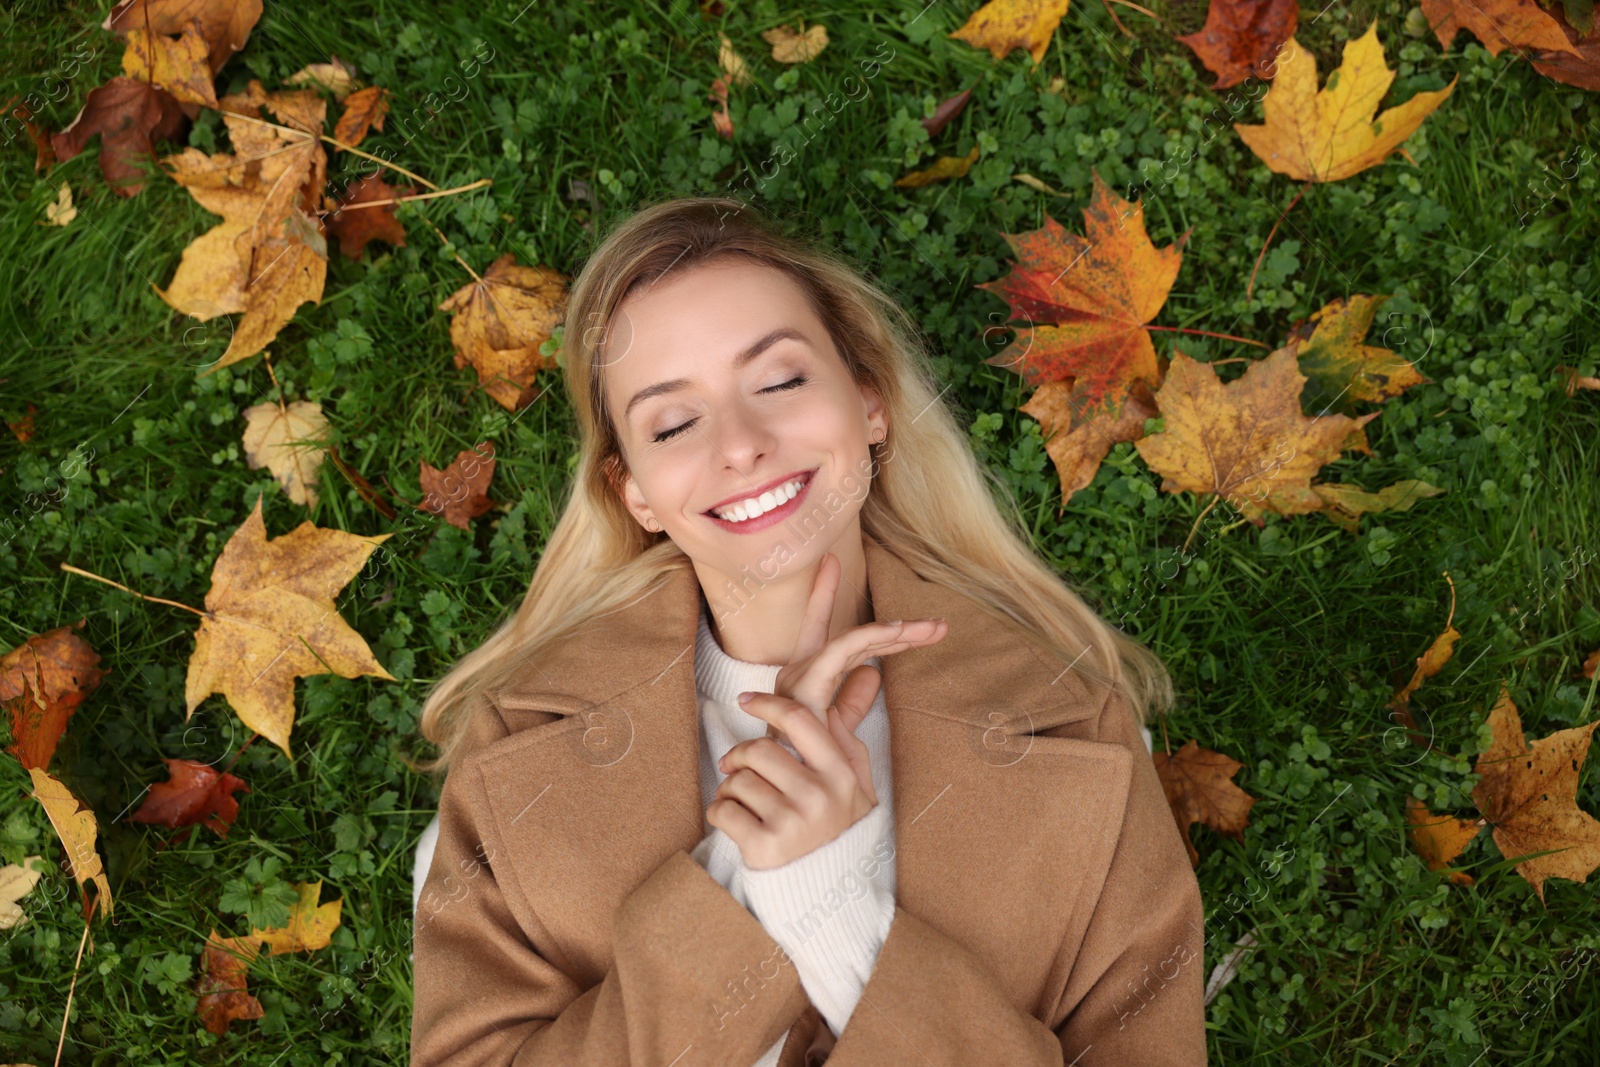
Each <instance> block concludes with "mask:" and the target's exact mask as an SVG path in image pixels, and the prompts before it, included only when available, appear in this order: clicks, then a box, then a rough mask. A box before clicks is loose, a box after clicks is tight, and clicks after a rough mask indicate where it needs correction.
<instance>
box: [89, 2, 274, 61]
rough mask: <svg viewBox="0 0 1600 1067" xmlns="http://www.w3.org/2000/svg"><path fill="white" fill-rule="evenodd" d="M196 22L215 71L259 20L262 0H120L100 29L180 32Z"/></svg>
mask: <svg viewBox="0 0 1600 1067" xmlns="http://www.w3.org/2000/svg"><path fill="white" fill-rule="evenodd" d="M195 21H198V22H199V29H200V36H201V37H203V38H205V42H206V55H207V58H208V59H209V61H210V63H211V73H212V74H216V72H217V71H219V70H221V69H222V65H223V64H224V63H226V62H227V61H228V58H229V57H230V56H232V55H233V54H234V53H235V52H238V51H240V50H242V49H243V48H244V46H245V42H246V41H248V40H250V31H251V30H252V29H254V28H255V25H256V23H257V22H259V21H261V0H122V2H121V3H119V4H118V5H117V6H116V7H114V8H112V9H111V13H110V14H109V15H107V16H106V20H105V21H104V22H102V23H101V24H100V28H101V29H103V30H110V31H111V32H113V33H115V34H118V35H122V36H126V35H128V34H129V33H130V32H131V31H133V30H136V29H137V30H149V31H151V32H153V33H166V34H180V33H183V32H184V31H185V30H187V29H188V28H189V26H190V25H191V23H193V22H195Z"/></svg>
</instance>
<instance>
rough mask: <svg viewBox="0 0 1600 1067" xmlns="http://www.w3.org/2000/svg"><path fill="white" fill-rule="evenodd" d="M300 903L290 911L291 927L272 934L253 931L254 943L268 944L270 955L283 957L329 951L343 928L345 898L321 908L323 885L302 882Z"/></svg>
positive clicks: (298, 887) (298, 885)
mask: <svg viewBox="0 0 1600 1067" xmlns="http://www.w3.org/2000/svg"><path fill="white" fill-rule="evenodd" d="M295 889H296V891H298V892H299V894H300V899H299V900H297V901H296V902H295V903H294V905H293V906H292V907H291V908H290V909H289V925H288V926H282V927H277V928H274V929H271V930H251V931H250V939H251V940H252V941H261V942H264V943H265V944H266V946H267V948H268V949H269V950H270V954H271V955H274V956H281V955H283V954H284V953H286V952H312V951H315V950H316V949H319V948H327V947H328V945H329V943H330V942H331V939H332V937H333V932H334V931H335V930H337V929H338V928H339V912H340V911H341V910H342V909H343V907H344V898H343V897H340V898H339V899H338V900H330V901H329V902H328V903H326V904H323V905H322V906H321V907H318V906H317V900H318V898H319V897H321V895H322V883H321V882H320V881H317V882H300V883H298V884H297V885H296V886H295Z"/></svg>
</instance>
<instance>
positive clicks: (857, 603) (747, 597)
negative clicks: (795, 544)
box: [694, 520, 874, 666]
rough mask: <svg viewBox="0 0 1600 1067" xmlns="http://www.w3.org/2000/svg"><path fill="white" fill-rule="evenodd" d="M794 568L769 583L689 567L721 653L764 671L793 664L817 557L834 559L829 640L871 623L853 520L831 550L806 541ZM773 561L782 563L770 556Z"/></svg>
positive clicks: (781, 569)
mask: <svg viewBox="0 0 1600 1067" xmlns="http://www.w3.org/2000/svg"><path fill="white" fill-rule="evenodd" d="M807 547H808V548H810V549H811V551H807V552H806V556H807V557H808V558H809V557H812V556H813V553H814V557H815V558H812V559H810V562H808V563H806V564H804V565H803V566H802V565H801V564H800V562H799V561H798V560H790V561H789V563H788V564H785V565H780V566H777V567H776V568H775V569H776V570H777V571H778V574H777V575H776V576H775V577H773V578H771V579H770V580H769V579H765V578H763V576H762V575H764V574H765V573H766V570H772V569H774V568H772V567H768V568H766V570H764V571H762V572H760V573H756V572H752V571H750V570H749V569H746V570H745V571H744V573H742V574H741V575H740V576H738V577H737V578H735V577H734V576H730V575H726V574H723V573H722V572H720V571H716V570H712V569H711V568H708V567H706V566H704V565H702V564H701V563H700V562H699V561H695V564H694V568H695V572H696V574H698V575H699V578H700V596H701V600H702V602H703V603H704V604H705V606H706V609H707V615H708V617H709V621H710V624H711V632H712V634H713V635H714V636H715V637H716V639H717V644H719V645H721V646H722V650H723V651H724V652H726V653H727V654H728V655H730V656H732V657H733V658H734V659H737V660H743V661H744V662H746V663H761V664H766V665H769V666H783V665H787V664H788V663H790V662H791V661H792V660H793V659H794V652H795V646H796V645H797V644H798V642H799V638H800V622H801V620H802V619H803V618H804V617H805V611H806V604H807V602H808V601H809V600H810V599H811V593H812V587H813V586H814V585H815V584H816V578H817V571H818V569H819V568H820V567H821V560H822V553H823V552H832V553H833V554H834V555H836V556H838V557H839V564H840V575H839V589H838V592H837V593H836V594H835V595H834V599H833V615H832V617H831V618H830V619H829V622H828V639H829V640H832V639H833V638H835V637H838V636H839V635H840V634H843V633H845V632H847V631H849V630H851V629H854V628H855V627H857V626H864V625H866V624H867V623H870V622H872V621H873V618H874V616H873V612H872V600H871V598H870V597H869V596H868V595H867V558H866V554H865V552H864V551H863V550H862V548H861V527H860V523H859V520H857V522H855V523H852V524H851V530H849V531H847V532H846V533H844V534H842V535H841V536H840V537H839V538H837V539H836V540H835V542H834V543H833V544H831V545H818V544H817V543H816V542H812V544H811V545H810V546H807ZM774 558H775V559H783V558H786V557H785V556H783V555H782V554H775V557H774Z"/></svg>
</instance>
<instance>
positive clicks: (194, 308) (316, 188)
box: [156, 79, 328, 377]
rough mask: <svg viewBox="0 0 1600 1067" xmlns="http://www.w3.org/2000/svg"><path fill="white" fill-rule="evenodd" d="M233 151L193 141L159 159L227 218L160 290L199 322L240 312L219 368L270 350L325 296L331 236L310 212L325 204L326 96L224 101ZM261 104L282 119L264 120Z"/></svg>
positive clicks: (252, 95)
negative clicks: (302, 310)
mask: <svg viewBox="0 0 1600 1067" xmlns="http://www.w3.org/2000/svg"><path fill="white" fill-rule="evenodd" d="M219 106H220V108H221V109H222V111H223V122H224V123H225V124H226V125H227V127H228V131H229V136H230V137H231V138H232V140H233V146H234V149H235V150H236V153H237V154H236V155H229V154H227V153H221V152H219V153H216V154H214V155H211V156H207V155H206V154H205V153H203V152H201V151H199V150H198V149H194V148H188V149H185V150H184V151H182V152H180V153H178V154H177V155H174V156H168V157H166V158H165V159H163V160H162V164H163V166H164V167H165V168H166V169H167V172H168V173H169V174H171V176H172V178H173V180H174V181H176V182H178V183H179V184H180V185H183V186H184V187H185V188H186V189H188V190H189V194H190V195H191V196H193V197H194V198H195V201H196V202H197V203H199V204H200V206H201V207H204V208H205V209H206V210H207V211H210V212H213V213H214V214H217V215H221V216H222V219H223V221H222V222H221V223H220V224H218V225H217V226H214V227H213V228H212V229H210V230H208V231H207V232H206V233H204V234H202V235H201V236H200V237H198V238H196V239H195V240H194V241H193V242H191V243H190V245H189V247H187V248H186V249H184V253H183V258H182V261H181V262H180V263H179V265H178V269H177V271H176V272H175V273H174V274H173V277H172V281H171V283H170V284H169V285H168V287H167V288H166V289H165V290H162V289H160V288H157V289H156V292H157V294H158V295H159V296H160V297H161V298H162V299H163V300H165V301H166V302H167V303H168V304H170V305H172V306H173V307H174V308H176V309H177V310H179V311H181V312H183V313H185V314H187V315H190V316H193V317H194V318H197V319H199V320H200V321H202V322H205V321H208V320H210V319H212V318H214V317H216V316H218V315H224V314H232V313H235V312H241V311H242V312H244V318H242V319H241V320H240V321H239V323H238V324H237V325H236V326H235V328H234V330H233V335H232V337H231V339H230V342H229V345H228V349H227V351H226V352H224V353H223V355H222V357H221V358H220V359H219V360H217V361H216V362H215V363H213V364H212V365H211V366H210V367H209V368H207V369H206V370H205V371H204V372H202V374H201V376H202V377H204V376H205V375H207V374H211V373H213V372H215V371H216V370H217V369H218V368H219V367H226V366H229V365H230V364H233V363H237V362H239V361H240V360H242V359H246V358H248V357H250V356H253V355H255V354H257V353H258V352H260V351H261V350H262V349H264V348H265V347H266V346H267V345H268V344H270V343H271V342H272V340H273V339H274V338H275V337H276V336H277V334H278V331H279V330H281V329H282V328H283V326H284V325H285V324H286V323H287V322H289V320H290V319H292V318H293V317H294V313H295V310H296V309H297V308H298V307H299V306H300V305H301V304H303V303H306V302H315V303H320V302H321V299H322V291H323V285H324V283H325V281H326V278H327V254H328V253H327V239H326V238H325V237H324V236H323V234H322V232H321V229H320V226H319V224H318V222H317V221H316V220H315V219H314V218H313V217H312V215H311V214H308V212H314V213H320V212H321V210H322V190H323V186H324V184H325V183H326V180H327V154H326V153H325V152H323V150H322V147H321V144H320V142H319V140H318V137H319V135H320V134H321V131H322V123H323V120H324V117H325V115H324V113H325V110H326V104H325V102H324V101H323V100H322V98H321V96H319V95H318V94H317V93H316V92H315V91H314V90H310V89H303V90H296V91H293V92H275V93H268V92H267V91H266V90H265V89H263V88H262V86H261V83H260V82H259V81H256V80H253V79H252V80H251V82H250V84H249V87H248V89H247V90H246V91H245V92H242V93H235V94H231V95H229V96H225V97H223V98H222V99H221V100H220V101H219ZM263 107H265V108H267V109H268V110H270V111H271V112H272V113H273V114H274V115H275V116H276V117H277V118H278V119H279V120H281V121H280V122H279V123H271V122H267V121H266V120H262V121H251V119H253V118H254V119H260V111H261V109H262V108H263Z"/></svg>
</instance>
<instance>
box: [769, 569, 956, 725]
mask: <svg viewBox="0 0 1600 1067" xmlns="http://www.w3.org/2000/svg"><path fill="white" fill-rule="evenodd" d="M840 575H841V568H840V565H839V557H837V556H835V555H834V554H833V553H832V552H825V553H823V555H822V562H821V563H820V564H819V565H818V566H817V577H816V582H815V584H814V585H813V586H812V587H811V599H810V600H809V601H807V603H806V610H805V615H804V616H803V617H802V618H801V620H800V636H799V638H798V639H797V640H796V641H795V649H794V656H793V658H792V659H790V661H789V662H788V663H787V664H785V665H784V667H783V668H782V669H781V670H779V671H778V678H777V681H776V682H775V683H774V684H773V692H774V693H776V694H777V695H779V696H786V697H789V698H790V699H791V700H797V701H799V702H800V703H802V704H804V705H805V706H806V707H808V708H810V709H811V711H812V713H813V714H815V715H816V716H817V721H818V722H821V721H823V711H824V709H825V708H827V706H828V705H829V704H832V703H834V698H835V695H836V694H837V692H838V691H839V689H840V687H841V686H842V685H843V684H844V683H845V682H846V681H847V680H848V678H849V676H850V675H851V672H853V671H855V670H857V668H860V667H862V666H864V665H865V664H866V661H867V660H869V659H871V658H872V657H874V656H888V655H892V654H893V653H895V652H904V651H905V650H906V649H908V648H917V647H919V646H921V645H931V644H935V643H937V642H939V641H942V640H944V636H945V634H946V633H948V632H949V629H950V627H949V624H948V623H946V622H945V621H944V620H943V619H918V620H916V621H914V622H869V623H867V624H866V625H865V626H855V627H852V628H851V629H849V630H846V631H845V632H844V633H842V634H840V635H839V636H838V637H835V638H834V639H833V640H831V641H830V640H828V624H829V623H830V621H831V620H832V619H833V608H834V600H835V599H836V597H837V595H838V591H839V578H840ZM868 669H869V670H870V669H871V668H868ZM872 673H874V674H876V673H877V672H876V671H873V672H872ZM875 693H876V687H874V694H875ZM871 707H872V700H871V699H868V700H867V702H866V704H864V705H861V710H860V716H861V717H865V715H866V713H867V710H868V709H870V708H871ZM847 722H848V725H849V727H850V730H851V732H852V733H854V732H855V728H856V727H857V726H859V725H861V718H860V717H858V718H856V719H855V720H854V721H849V720H847Z"/></svg>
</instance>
